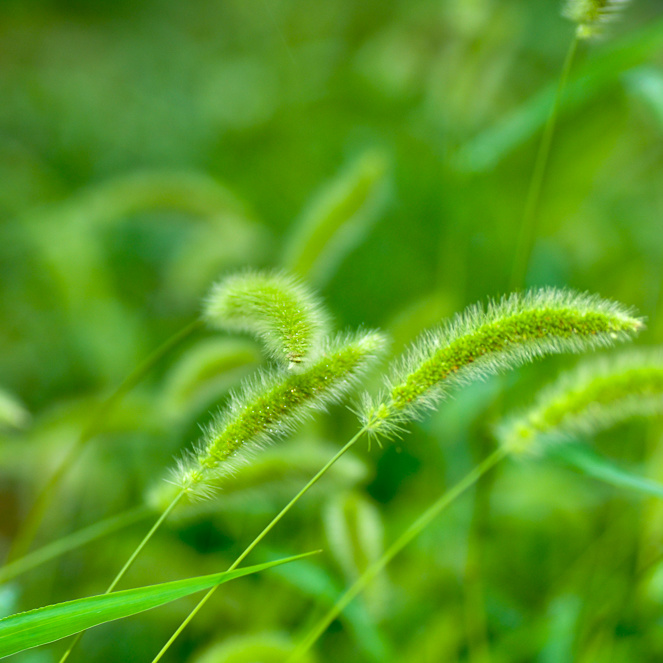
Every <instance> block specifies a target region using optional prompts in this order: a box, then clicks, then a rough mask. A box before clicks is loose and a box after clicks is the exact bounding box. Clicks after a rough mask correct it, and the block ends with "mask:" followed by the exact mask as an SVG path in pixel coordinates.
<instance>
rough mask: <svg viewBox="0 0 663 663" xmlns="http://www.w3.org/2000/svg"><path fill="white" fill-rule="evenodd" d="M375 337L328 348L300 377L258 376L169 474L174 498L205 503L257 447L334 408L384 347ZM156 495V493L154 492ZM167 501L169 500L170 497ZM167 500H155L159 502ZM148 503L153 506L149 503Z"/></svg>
mask: <svg viewBox="0 0 663 663" xmlns="http://www.w3.org/2000/svg"><path fill="white" fill-rule="evenodd" d="M386 343H387V342H386V339H385V337H384V336H383V335H381V334H378V333H376V332H364V333H359V334H356V335H353V336H350V337H341V338H337V339H336V340H334V341H331V342H328V343H327V344H326V345H325V346H324V348H323V349H322V351H321V352H320V355H319V357H318V358H317V359H316V360H315V361H314V362H313V363H310V364H307V365H306V366H305V367H303V368H302V369H301V370H300V371H297V372H292V371H284V370H278V371H277V370H274V371H271V372H265V373H263V374H262V375H261V376H260V377H259V379H257V380H255V381H254V382H253V383H252V384H249V385H248V386H247V387H246V388H245V389H244V391H243V392H242V393H241V394H239V395H237V396H235V397H233V399H232V401H231V403H230V405H229V406H228V407H227V408H226V409H225V410H223V411H222V412H221V413H220V414H219V415H218V416H217V417H216V418H215V419H214V421H213V422H212V423H211V424H210V425H209V426H208V427H207V429H206V430H205V432H204V435H203V438H202V440H201V441H200V442H199V444H198V448H197V449H196V450H195V451H193V452H192V453H189V454H188V455H187V457H186V458H184V459H183V460H182V461H181V462H180V464H179V467H178V468H177V470H176V472H175V473H174V479H173V483H174V484H175V486H176V488H177V490H178V492H179V491H180V490H183V491H184V492H185V493H186V494H188V495H190V496H191V497H196V496H200V497H205V496H207V494H208V493H210V492H212V491H213V490H214V488H215V486H216V485H217V484H218V482H219V481H220V480H221V479H222V478H223V476H225V475H227V474H229V473H232V472H234V471H235V470H236V469H237V468H238V466H241V465H242V464H244V463H245V462H246V461H247V460H248V459H250V457H251V455H252V454H253V453H254V452H255V451H256V450H258V449H260V448H261V447H263V446H265V445H266V444H268V443H270V442H272V441H273V440H275V439H276V438H279V437H282V436H283V435H285V434H286V433H288V432H290V431H292V429H293V427H294V426H295V424H297V423H298V422H300V421H302V420H303V419H305V418H307V417H308V416H310V415H311V414H312V413H313V412H315V411H316V410H321V409H324V407H325V406H326V405H328V404H330V403H333V402H336V401H338V400H339V399H340V397H341V396H343V395H344V394H345V393H347V391H348V390H349V389H350V387H352V386H353V385H354V384H355V383H356V381H357V379H358V378H359V377H360V376H361V375H362V373H363V372H364V371H365V370H366V369H367V367H368V366H369V365H370V363H371V362H372V361H373V360H374V359H375V358H376V357H377V356H378V355H379V354H381V353H382V352H383V351H384V349H385V347H386ZM159 492H160V491H159ZM171 497H172V495H171ZM167 499H168V496H157V497H156V498H155V500H157V501H159V502H161V501H163V500H167ZM155 500H153V501H155Z"/></svg>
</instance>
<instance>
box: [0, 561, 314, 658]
mask: <svg viewBox="0 0 663 663" xmlns="http://www.w3.org/2000/svg"><path fill="white" fill-rule="evenodd" d="M310 554H312V553H306V554H304V555H296V556H294V557H288V558H286V559H280V560H277V561H275V562H267V563H265V564H258V565H256V566H249V567H246V568H244V569H238V570H237V571H230V572H224V573H214V574H212V575H208V576H198V577H195V578H188V579H186V580H176V581H175V582H167V583H162V584H159V585H150V586H148V587H139V588H137V589H128V590H125V591H122V592H115V593H112V594H103V595H100V596H90V597H87V598H84V599H77V600H75V601H67V602H66V603H57V604H55V605H49V606H45V607H43V608H37V609H36V610H30V611H29V612H22V613H19V614H17V615H11V616H10V617H5V619H1V620H0V658H4V657H6V656H10V655H11V654H16V653H18V652H21V651H24V650H26V649H31V648H32V647H38V646H39V645H44V644H47V643H49V642H54V641H55V640H60V639H62V638H65V637H67V636H68V635H73V634H74V633H78V632H79V631H84V630H86V629H89V628H92V627H93V626H99V625H100V624H105V623H106V622H110V621H113V620H116V619H122V618H123V617H130V616H131V615H135V614H137V613H139V612H144V611H145V610H150V609H152V608H156V607H158V606H161V605H164V604H166V603H170V602H171V601H175V600H176V599H179V598H182V597H184V596H188V595H189V594H193V593H195V592H199V591H202V590H204V589H209V588H210V587H214V586H216V585H221V584H223V583H224V582H228V581H229V580H233V579H234V578H239V577H242V576H246V575H251V574H252V573H258V572H259V571H264V570H265V569H269V568H271V567H273V566H278V565H279V564H286V563H288V562H292V561H295V560H297V559H301V558H302V557H307V556H308V555H310Z"/></svg>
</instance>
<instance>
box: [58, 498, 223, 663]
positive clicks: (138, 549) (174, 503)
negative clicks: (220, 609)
mask: <svg viewBox="0 0 663 663" xmlns="http://www.w3.org/2000/svg"><path fill="white" fill-rule="evenodd" d="M185 492H186V491H185V489H182V490H181V491H180V492H179V493H178V494H177V495H176V496H175V498H174V499H173V501H172V502H171V503H170V505H169V506H168V508H167V509H165V510H164V512H163V513H162V514H161V515H160V516H159V518H158V519H157V521H156V522H155V523H154V525H152V528H151V529H150V531H149V532H148V533H147V534H146V535H145V536H144V537H143V540H142V541H141V542H140V543H139V544H138V546H137V547H136V549H135V550H134V552H133V554H132V555H131V557H129V559H128V560H127V561H126V562H125V564H124V566H123V567H122V568H121V569H120V571H119V572H118V574H117V575H116V576H115V578H114V579H113V581H112V582H111V584H110V585H108V588H107V589H106V591H105V592H104V594H110V593H111V592H112V591H113V590H114V589H115V587H116V586H117V583H119V582H120V580H122V578H123V577H124V575H125V573H126V572H127V571H128V570H129V569H130V568H131V566H132V564H133V563H134V561H135V560H136V557H138V555H140V553H141V551H142V550H143V548H144V547H145V546H146V545H147V543H148V541H149V540H150V539H151V538H152V537H153V536H154V534H155V532H156V531H157V530H158V529H159V527H161V524H162V523H163V521H164V520H166V518H167V517H168V516H169V515H170V512H171V511H172V510H173V509H174V508H175V507H176V506H177V503H178V502H179V501H180V500H181V499H182V497H183V496H184V494H185ZM233 570H234V569H233ZM84 634H85V631H81V632H80V633H79V634H78V635H77V636H76V637H75V638H74V640H73V642H72V643H71V645H69V648H68V649H67V651H66V652H65V653H64V654H62V658H61V659H60V661H59V663H64V662H65V661H66V660H67V659H68V658H69V655H70V654H71V652H72V651H73V649H74V647H76V645H77V644H78V643H79V642H80V639H81V638H82V637H83V635H84Z"/></svg>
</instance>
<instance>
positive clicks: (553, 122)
mask: <svg viewBox="0 0 663 663" xmlns="http://www.w3.org/2000/svg"><path fill="white" fill-rule="evenodd" d="M577 48H578V36H577V35H576V36H575V37H574V38H573V40H572V41H571V45H570V46H569V50H568V52H567V54H566V59H565V60H564V65H563V66H562V73H561V75H560V78H559V83H558V85H557V91H556V93H555V101H554V103H553V107H552V109H551V111H550V114H549V115H548V119H547V121H546V125H545V127H544V129H543V134H542V136H541V141H540V143H539V148H538V150H537V153H536V159H535V162H534V168H533V170H532V178H531V179H530V183H529V189H528V191H527V198H526V200H525V209H524V211H523V218H522V222H521V225H520V232H519V233H518V241H517V243H516V253H515V257H514V261H513V270H512V272H511V282H510V288H509V290H511V291H515V290H519V289H520V288H522V287H523V285H524V283H525V277H526V276H527V267H528V265H529V260H530V255H531V253H532V247H533V245H534V239H535V237H536V226H537V214H538V211H539V203H540V202H541V192H542V191H543V184H544V182H545V177H546V172H547V169H548V161H549V159H550V147H551V145H552V140H553V135H554V134H555V127H556V126H557V120H558V119H559V109H560V106H561V102H562V95H563V93H564V88H565V87H566V83H567V80H568V78H569V73H570V72H571V66H572V65H573V59H574V57H575V54H576V51H577Z"/></svg>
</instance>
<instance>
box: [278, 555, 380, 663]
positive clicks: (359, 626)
mask: <svg viewBox="0 0 663 663" xmlns="http://www.w3.org/2000/svg"><path fill="white" fill-rule="evenodd" d="M276 574H277V575H278V576H280V577H281V578H283V579H284V580H286V581H287V582H288V583H289V584H290V585H292V586H293V587H296V588H297V589H299V590H300V591H301V592H302V593H303V594H305V595H306V596H309V597H311V598H312V599H313V600H314V601H316V602H317V603H319V604H321V605H323V606H325V607H330V606H332V605H334V602H335V601H336V599H337V598H338V597H339V596H340V595H341V594H342V593H343V587H342V586H341V584H340V583H338V582H337V581H336V580H334V579H333V578H332V577H331V576H330V575H329V573H328V572H327V571H325V570H324V569H322V568H320V567H319V566H316V565H315V564H311V563H310V562H305V563H303V564H299V565H298V566H297V571H296V572H295V573H293V572H292V571H291V570H290V569H287V568H285V567H282V568H280V569H279V570H278V571H276ZM341 619H342V620H343V621H344V622H345V623H346V624H347V625H348V627H349V629H350V631H351V633H352V637H353V638H354V640H355V642H356V643H357V647H358V648H359V649H361V651H362V652H363V653H364V654H365V655H366V656H367V658H368V659H370V660H371V661H390V660H392V656H391V653H390V651H389V643H388V642H387V641H386V640H385V639H384V637H383V636H382V634H381V633H380V631H379V630H378V629H377V628H376V627H375V624H374V623H373V620H372V619H371V618H370V617H369V615H368V613H367V612H366V608H365V606H364V604H363V602H362V601H354V602H353V603H351V604H350V605H348V606H347V607H346V608H345V609H344V611H343V615H342V616H341Z"/></svg>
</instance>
